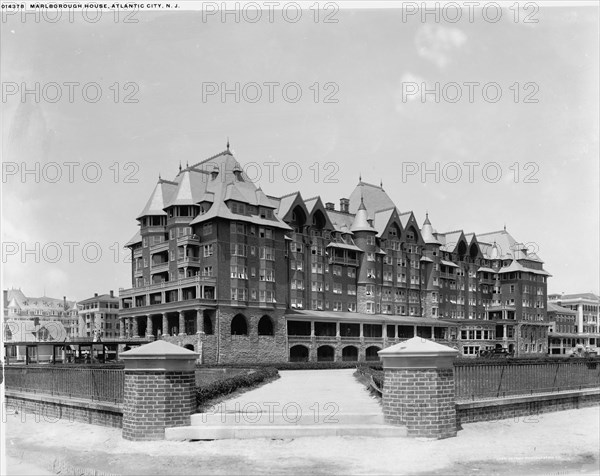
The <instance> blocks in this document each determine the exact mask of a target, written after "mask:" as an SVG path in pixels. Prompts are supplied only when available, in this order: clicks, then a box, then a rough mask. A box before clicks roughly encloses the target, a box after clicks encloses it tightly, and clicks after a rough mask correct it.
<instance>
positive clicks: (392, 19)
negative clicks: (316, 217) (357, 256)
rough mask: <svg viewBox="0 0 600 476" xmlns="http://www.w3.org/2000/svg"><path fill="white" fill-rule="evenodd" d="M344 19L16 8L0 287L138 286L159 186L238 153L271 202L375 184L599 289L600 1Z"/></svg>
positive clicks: (52, 291)
mask: <svg viewBox="0 0 600 476" xmlns="http://www.w3.org/2000/svg"><path fill="white" fill-rule="evenodd" d="M510 3H513V2H510ZM337 5H341V7H342V8H340V9H339V10H337V11H336V10H334V9H333V8H332V9H330V10H329V11H327V12H323V11H322V12H320V15H319V18H318V21H315V18H314V13H315V12H314V10H303V11H302V17H301V18H300V19H299V20H298V21H296V22H292V21H291V19H292V17H293V14H294V10H293V9H292V10H290V11H288V15H289V17H288V18H287V19H286V18H285V17H284V16H283V14H282V13H281V11H275V12H274V15H273V19H272V21H271V20H270V19H269V17H268V15H267V12H263V16H262V19H261V20H260V21H258V22H255V23H252V22H251V21H250V20H252V18H253V17H252V16H251V13H252V12H250V11H249V10H248V11H246V12H245V14H240V18H239V21H237V22H236V21H235V18H234V17H233V16H232V15H230V16H225V18H222V17H221V15H220V13H219V12H217V13H216V14H215V15H208V14H207V11H205V12H204V15H203V12H201V11H183V10H181V9H179V10H172V11H164V10H163V11H146V12H137V13H135V15H133V16H132V17H130V20H131V19H135V20H137V23H126V22H125V18H124V16H119V18H118V21H115V17H114V16H113V15H112V14H111V13H110V12H107V11H105V12H104V13H103V14H102V16H101V18H100V19H99V21H97V22H95V23H93V22H91V21H84V20H83V15H82V14H81V12H74V14H73V17H71V18H70V17H69V16H68V15H66V14H65V15H63V17H62V18H61V19H60V20H59V21H56V22H51V21H50V20H49V19H52V18H54V17H51V16H50V14H47V15H46V16H44V17H41V18H40V19H39V21H37V22H36V21H35V17H22V16H21V15H18V14H17V15H5V17H4V18H3V21H2V23H1V24H0V27H1V32H0V40H1V42H0V48H1V59H0V61H1V64H0V66H1V72H0V77H1V79H2V93H3V97H2V112H1V117H0V118H1V121H2V123H1V129H2V161H3V164H2V241H3V244H2V286H3V288H4V289H6V288H10V287H16V288H21V289H22V290H23V291H24V293H25V294H26V295H30V296H41V295H43V294H45V295H48V296H53V297H62V296H67V298H68V299H77V300H81V299H85V298H87V297H90V296H92V295H93V293H95V292H98V293H106V292H108V291H109V290H111V289H114V290H115V291H117V290H118V289H119V288H121V287H122V288H129V287H131V277H130V263H129V257H128V253H127V250H124V249H123V246H124V245H125V243H127V241H128V240H129V239H130V238H131V237H132V236H133V234H134V233H135V232H136V229H137V222H136V220H135V218H136V217H137V216H138V214H139V212H140V211H141V210H142V209H143V207H144V205H145V203H146V201H147V199H148V197H149V196H150V194H151V192H152V190H153V188H154V185H155V184H156V181H157V179H158V178H159V176H161V177H162V178H165V179H172V178H173V177H175V175H176V174H177V172H178V167H179V164H180V163H181V164H183V166H185V165H186V163H189V164H192V163H196V162H199V161H201V160H204V159H206V158H208V157H210V156H212V155H215V154H217V153H219V152H221V151H223V150H224V149H225V147H226V143H227V140H228V139H229V141H230V144H231V150H232V151H233V153H234V155H235V156H236V158H237V159H238V160H239V161H240V163H241V164H242V166H244V168H245V170H246V172H247V174H248V175H250V176H251V177H253V178H254V179H255V180H256V182H257V184H259V185H260V186H261V187H262V189H263V190H264V191H265V192H266V193H267V194H269V195H274V196H281V195H284V194H287V193H290V192H292V191H296V190H299V191H300V192H301V193H302V195H303V197H305V198H308V197H311V196H315V195H320V196H321V197H322V199H323V202H327V201H331V202H334V203H335V204H336V207H338V206H339V199H340V198H342V197H348V196H349V195H350V194H351V192H352V190H353V189H354V187H355V186H356V184H357V183H358V180H359V177H361V178H362V180H363V181H365V182H370V183H373V184H377V185H379V184H380V183H383V187H384V189H385V190H386V191H387V192H388V194H389V195H390V197H391V198H392V199H393V200H394V202H395V203H396V205H397V206H398V208H399V209H400V210H401V211H403V212H404V211H409V210H412V211H413V212H414V213H415V216H416V218H417V221H418V222H419V223H422V222H423V220H424V219H425V213H426V212H428V213H429V218H430V220H431V222H432V224H433V226H434V228H435V229H436V230H437V231H439V232H445V231H451V230H457V229H462V230H464V231H465V233H468V232H475V233H485V232H489V231H496V230H501V229H502V228H503V227H504V226H506V229H507V230H508V232H510V233H511V234H512V235H513V236H514V237H515V238H516V239H517V241H520V242H523V243H526V244H527V246H528V247H529V248H530V249H532V250H534V251H536V252H537V253H538V254H539V256H540V257H541V258H542V260H543V261H544V262H545V265H544V266H545V268H546V269H547V270H548V271H549V272H550V273H551V274H552V277H551V278H550V279H549V283H548V291H549V292H551V293H552V292H565V293H575V292H595V293H598V291H599V289H600V285H599V269H600V266H599V248H600V243H599V233H598V230H599V228H600V226H599V216H600V213H599V212H600V210H599V188H600V187H599V146H598V143H599V141H598V130H599V124H598V121H599V107H598V105H599V95H598V84H599V68H598V58H599V51H598V7H597V5H596V6H592V7H590V6H581V5H580V6H569V5H567V6H564V7H551V6H547V5H545V4H542V5H540V6H539V9H538V10H536V11H533V10H531V11H525V10H521V11H520V12H519V18H518V21H515V20H516V18H515V13H516V12H515V11H514V10H512V11H511V10H508V9H505V10H503V11H502V17H501V19H500V20H499V21H497V22H492V21H491V19H490V18H488V19H486V18H484V17H483V15H482V13H481V11H475V13H474V17H473V20H472V21H470V20H469V19H468V15H467V12H466V11H464V12H463V16H462V18H461V20H459V21H457V22H451V21H448V19H449V18H450V16H451V15H450V14H451V13H452V12H450V11H445V12H443V13H444V14H445V15H446V16H444V15H440V18H439V21H436V19H435V17H432V16H429V17H426V18H425V19H423V18H422V17H421V14H420V12H417V13H416V14H415V15H405V16H404V17H403V14H402V10H400V9H392V8H387V9H384V8H380V9H350V8H348V7H347V6H346V5H344V4H343V3H338V4H337ZM507 5H509V4H507ZM591 5H594V4H591ZM242 13H244V12H242ZM405 13H406V12H405ZM488 13H489V12H488ZM492 13H493V12H492ZM326 14H327V15H329V16H328V17H327V19H328V20H330V21H329V22H326V21H325V19H326ZM489 14H490V15H491V13H489ZM527 15H529V16H528V17H527ZM526 18H528V19H529V20H537V22H536V23H531V22H527V23H526V22H525V21H524V20H525V19H526ZM331 20H337V22H335V23H334V22H331ZM424 20H425V21H424ZM236 83H238V85H239V86H237V88H238V91H239V93H238V94H237V95H236V93H235V91H236ZM436 84H437V88H438V89H437V91H436ZM36 85H37V86H36ZM484 85H485V88H484ZM36 87H38V88H39V94H38V93H36V92H35V91H36ZM26 90H30V91H33V92H30V93H29V94H23V93H24V92H25V93H26ZM227 91H229V93H227ZM427 91H429V93H428V94H427V93H426V92H427ZM223 92H225V93H226V94H222V93H223ZM70 93H72V98H69V95H70ZM98 93H101V96H99V97H98ZM259 93H260V96H259ZM270 93H271V95H270ZM299 93H301V96H299ZM459 94H460V96H459ZM498 94H501V96H498ZM71 99H72V100H71ZM27 171H29V172H27ZM270 171H271V173H270ZM427 172H429V173H427Z"/></svg>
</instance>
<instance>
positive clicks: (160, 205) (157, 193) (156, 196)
mask: <svg viewBox="0 0 600 476" xmlns="http://www.w3.org/2000/svg"><path fill="white" fill-rule="evenodd" d="M178 186H179V184H178V183H177V182H170V181H169V180H164V179H158V182H157V184H156V186H155V187H154V190H153V191H152V195H150V198H149V199H148V201H147V202H146V206H145V207H144V209H143V210H142V211H141V213H140V214H139V215H138V217H137V218H138V220H139V219H140V218H142V217H145V216H156V215H159V216H161V215H166V212H165V211H164V208H165V203H168V202H169V201H170V199H171V197H172V196H173V194H174V193H175V191H176V190H177V187H178Z"/></svg>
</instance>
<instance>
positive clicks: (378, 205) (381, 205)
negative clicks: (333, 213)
mask: <svg viewBox="0 0 600 476" xmlns="http://www.w3.org/2000/svg"><path fill="white" fill-rule="evenodd" d="M361 198H362V199H363V201H364V204H365V207H366V208H367V211H368V213H369V218H373V217H374V216H375V213H377V212H378V211H381V210H386V209H389V208H392V207H395V206H396V205H395V204H394V202H393V201H392V199H391V198H390V197H389V195H388V194H387V193H386V192H385V191H384V190H383V188H382V187H378V186H377V185H372V184H370V183H366V182H363V181H360V182H358V185H357V186H356V187H355V188H354V190H353V192H352V194H351V195H350V204H349V209H348V210H349V211H350V213H356V212H357V210H358V207H359V206H360V201H361Z"/></svg>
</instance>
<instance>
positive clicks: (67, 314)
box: [2, 289, 78, 361]
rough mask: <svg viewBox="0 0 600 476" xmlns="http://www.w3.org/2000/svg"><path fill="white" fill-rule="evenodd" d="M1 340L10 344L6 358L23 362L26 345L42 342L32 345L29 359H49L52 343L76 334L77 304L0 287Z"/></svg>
mask: <svg viewBox="0 0 600 476" xmlns="http://www.w3.org/2000/svg"><path fill="white" fill-rule="evenodd" d="M3 302H4V329H3V330H2V331H3V338H4V342H5V343H14V344H18V345H13V346H11V347H10V352H11V354H10V355H8V357H9V358H10V359H12V360H15V361H24V360H25V355H26V347H27V344H28V343H29V344H32V343H35V342H44V343H48V345H41V346H37V347H36V348H35V352H36V353H37V355H30V357H31V358H33V359H36V360H40V361H44V360H50V358H51V351H52V345H51V343H53V342H64V341H71V340H73V339H76V338H77V337H78V322H77V321H78V318H77V303H76V302H75V301H68V300H67V299H66V297H63V298H62V299H57V298H51V297H48V296H43V297H29V296H26V295H25V294H24V293H23V291H21V290H20V289H8V290H3Z"/></svg>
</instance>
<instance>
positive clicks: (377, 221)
mask: <svg viewBox="0 0 600 476" xmlns="http://www.w3.org/2000/svg"><path fill="white" fill-rule="evenodd" d="M395 211H396V207H392V208H388V209H387V210H380V211H378V212H375V217H374V219H373V228H375V230H377V236H382V235H383V233H384V232H385V230H386V228H387V226H388V224H389V223H390V220H391V219H392V215H394V212H395Z"/></svg>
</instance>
